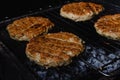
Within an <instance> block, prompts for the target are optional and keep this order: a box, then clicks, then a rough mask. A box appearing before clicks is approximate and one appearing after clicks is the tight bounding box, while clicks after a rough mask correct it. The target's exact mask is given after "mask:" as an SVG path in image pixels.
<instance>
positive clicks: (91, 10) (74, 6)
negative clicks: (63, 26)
mask: <svg viewBox="0 0 120 80" xmlns="http://www.w3.org/2000/svg"><path fill="white" fill-rule="evenodd" d="M103 9H104V8H103V6H102V5H99V4H95V3H91V2H73V3H69V4H65V5H64V6H62V8H61V9H60V15H61V16H63V17H64V18H68V19H71V20H73V21H76V22H78V21H86V20H89V19H91V18H92V17H93V16H94V15H97V14H99V13H100V12H101V11H103Z"/></svg>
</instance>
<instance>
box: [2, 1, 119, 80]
mask: <svg viewBox="0 0 120 80" xmlns="http://www.w3.org/2000/svg"><path fill="white" fill-rule="evenodd" d="M79 1H90V2H94V3H99V4H101V5H103V6H104V8H105V10H104V11H103V12H101V13H100V14H99V15H96V16H94V17H93V18H92V19H91V20H88V21H85V22H74V21H72V20H69V19H65V18H63V17H61V16H60V15H59V13H60V12H59V10H60V8H61V6H62V5H63V4H62V5H60V6H57V7H54V8H49V9H47V10H44V11H39V10H38V11H35V12H31V13H30V14H26V15H23V16H19V17H15V18H10V19H7V20H4V21H1V22H0V55H4V56H11V62H14V64H16V67H17V68H19V69H18V70H19V71H20V69H22V70H23V71H20V72H21V73H20V74H22V73H24V74H22V75H26V74H28V75H27V76H28V77H29V76H30V77H32V78H31V79H30V80H32V79H35V80H73V79H74V80H79V79H81V80H82V79H85V80H88V79H93V78H94V79H95V80H97V79H98V77H102V76H103V77H113V76H116V75H119V74H120V41H116V40H111V39H107V38H105V37H102V36H100V35H99V34H97V32H96V31H95V29H94V27H93V26H94V23H95V22H96V21H97V19H99V18H100V17H101V16H103V15H107V14H115V13H120V6H117V5H115V4H112V3H108V2H105V1H102V0H79ZM25 16H43V17H47V18H49V19H50V20H51V21H52V22H54V23H55V27H54V28H53V29H51V30H50V31H49V33H54V32H59V31H66V32H71V33H74V34H75V35H77V36H79V37H80V38H82V39H83V40H84V41H85V50H84V52H83V53H81V54H80V55H79V56H78V57H75V58H73V62H72V63H71V64H69V65H67V66H62V67H57V68H49V69H45V68H44V67H42V66H38V65H37V64H35V63H34V62H31V61H29V59H28V58H27V57H26V55H25V48H26V44H27V43H28V42H19V41H15V40H13V39H11V38H10V36H9V34H8V32H7V30H6V26H7V25H8V24H10V23H11V22H13V21H14V20H16V19H19V18H22V17H25ZM96 74H98V75H97V76H96V77H95V76H93V75H96ZM27 76H26V77H27ZM86 76H87V77H86ZM1 79H3V78H2V77H1ZM26 79H27V78H26ZM20 80H22V79H20Z"/></svg>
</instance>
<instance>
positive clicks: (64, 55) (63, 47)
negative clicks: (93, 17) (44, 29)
mask: <svg viewBox="0 0 120 80" xmlns="http://www.w3.org/2000/svg"><path fill="white" fill-rule="evenodd" d="M55 34H61V35H64V36H62V38H63V37H65V39H66V37H67V38H69V37H68V36H69V35H71V34H69V33H68V34H66V33H64V32H61V33H55ZM55 34H54V33H53V34H52V33H51V34H50V35H51V36H52V35H53V36H54V35H55ZM47 35H49V34H46V35H43V36H37V37H35V38H33V39H32V40H30V42H29V43H28V44H27V47H26V54H27V55H28V57H29V58H30V59H31V60H33V61H36V59H34V58H35V57H34V56H36V58H37V59H40V60H37V62H36V63H37V64H39V65H42V66H45V67H47V68H48V67H56V66H61V65H67V64H69V63H70V62H71V61H72V59H71V58H72V57H74V56H78V55H79V54H80V53H81V52H83V50H84V46H83V44H82V42H80V43H79V44H78V43H74V42H69V41H67V40H66V41H64V40H59V39H52V38H48V37H46V36H47ZM61 35H59V36H61ZM65 35H68V36H65ZM54 37H55V36H54ZM71 37H72V38H75V37H77V36H75V35H73V36H71ZM59 38H61V37H59ZM79 40H80V39H79ZM79 40H78V41H79ZM35 54H36V55H35ZM29 55H33V56H29ZM37 55H38V56H39V57H40V58H38V56H37Z"/></svg>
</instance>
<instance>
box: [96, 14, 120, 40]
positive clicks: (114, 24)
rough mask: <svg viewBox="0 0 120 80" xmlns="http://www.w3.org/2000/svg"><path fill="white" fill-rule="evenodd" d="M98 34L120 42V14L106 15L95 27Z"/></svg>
mask: <svg viewBox="0 0 120 80" xmlns="http://www.w3.org/2000/svg"><path fill="white" fill-rule="evenodd" d="M94 27H95V29H96V31H97V33H99V34H100V35H102V36H105V37H107V38H110V39H113V40H120V14H114V15H105V16H103V17H101V18H100V19H98V21H97V22H96V23H95V25H94Z"/></svg>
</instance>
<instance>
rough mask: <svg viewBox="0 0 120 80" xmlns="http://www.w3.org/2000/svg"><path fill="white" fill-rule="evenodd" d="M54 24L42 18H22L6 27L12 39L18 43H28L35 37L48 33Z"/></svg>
mask: <svg viewBox="0 0 120 80" xmlns="http://www.w3.org/2000/svg"><path fill="white" fill-rule="evenodd" d="M53 26H54V24H53V23H52V22H51V21H50V20H49V19H48V18H43V17H24V18H21V19H18V20H15V21H13V23H12V24H9V25H8V26H7V30H8V32H9V35H10V37H11V38H12V39H15V40H19V41H29V40H30V39H32V38H33V37H36V36H37V35H40V34H43V33H46V32H48V30H49V29H50V28H52V27H53Z"/></svg>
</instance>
